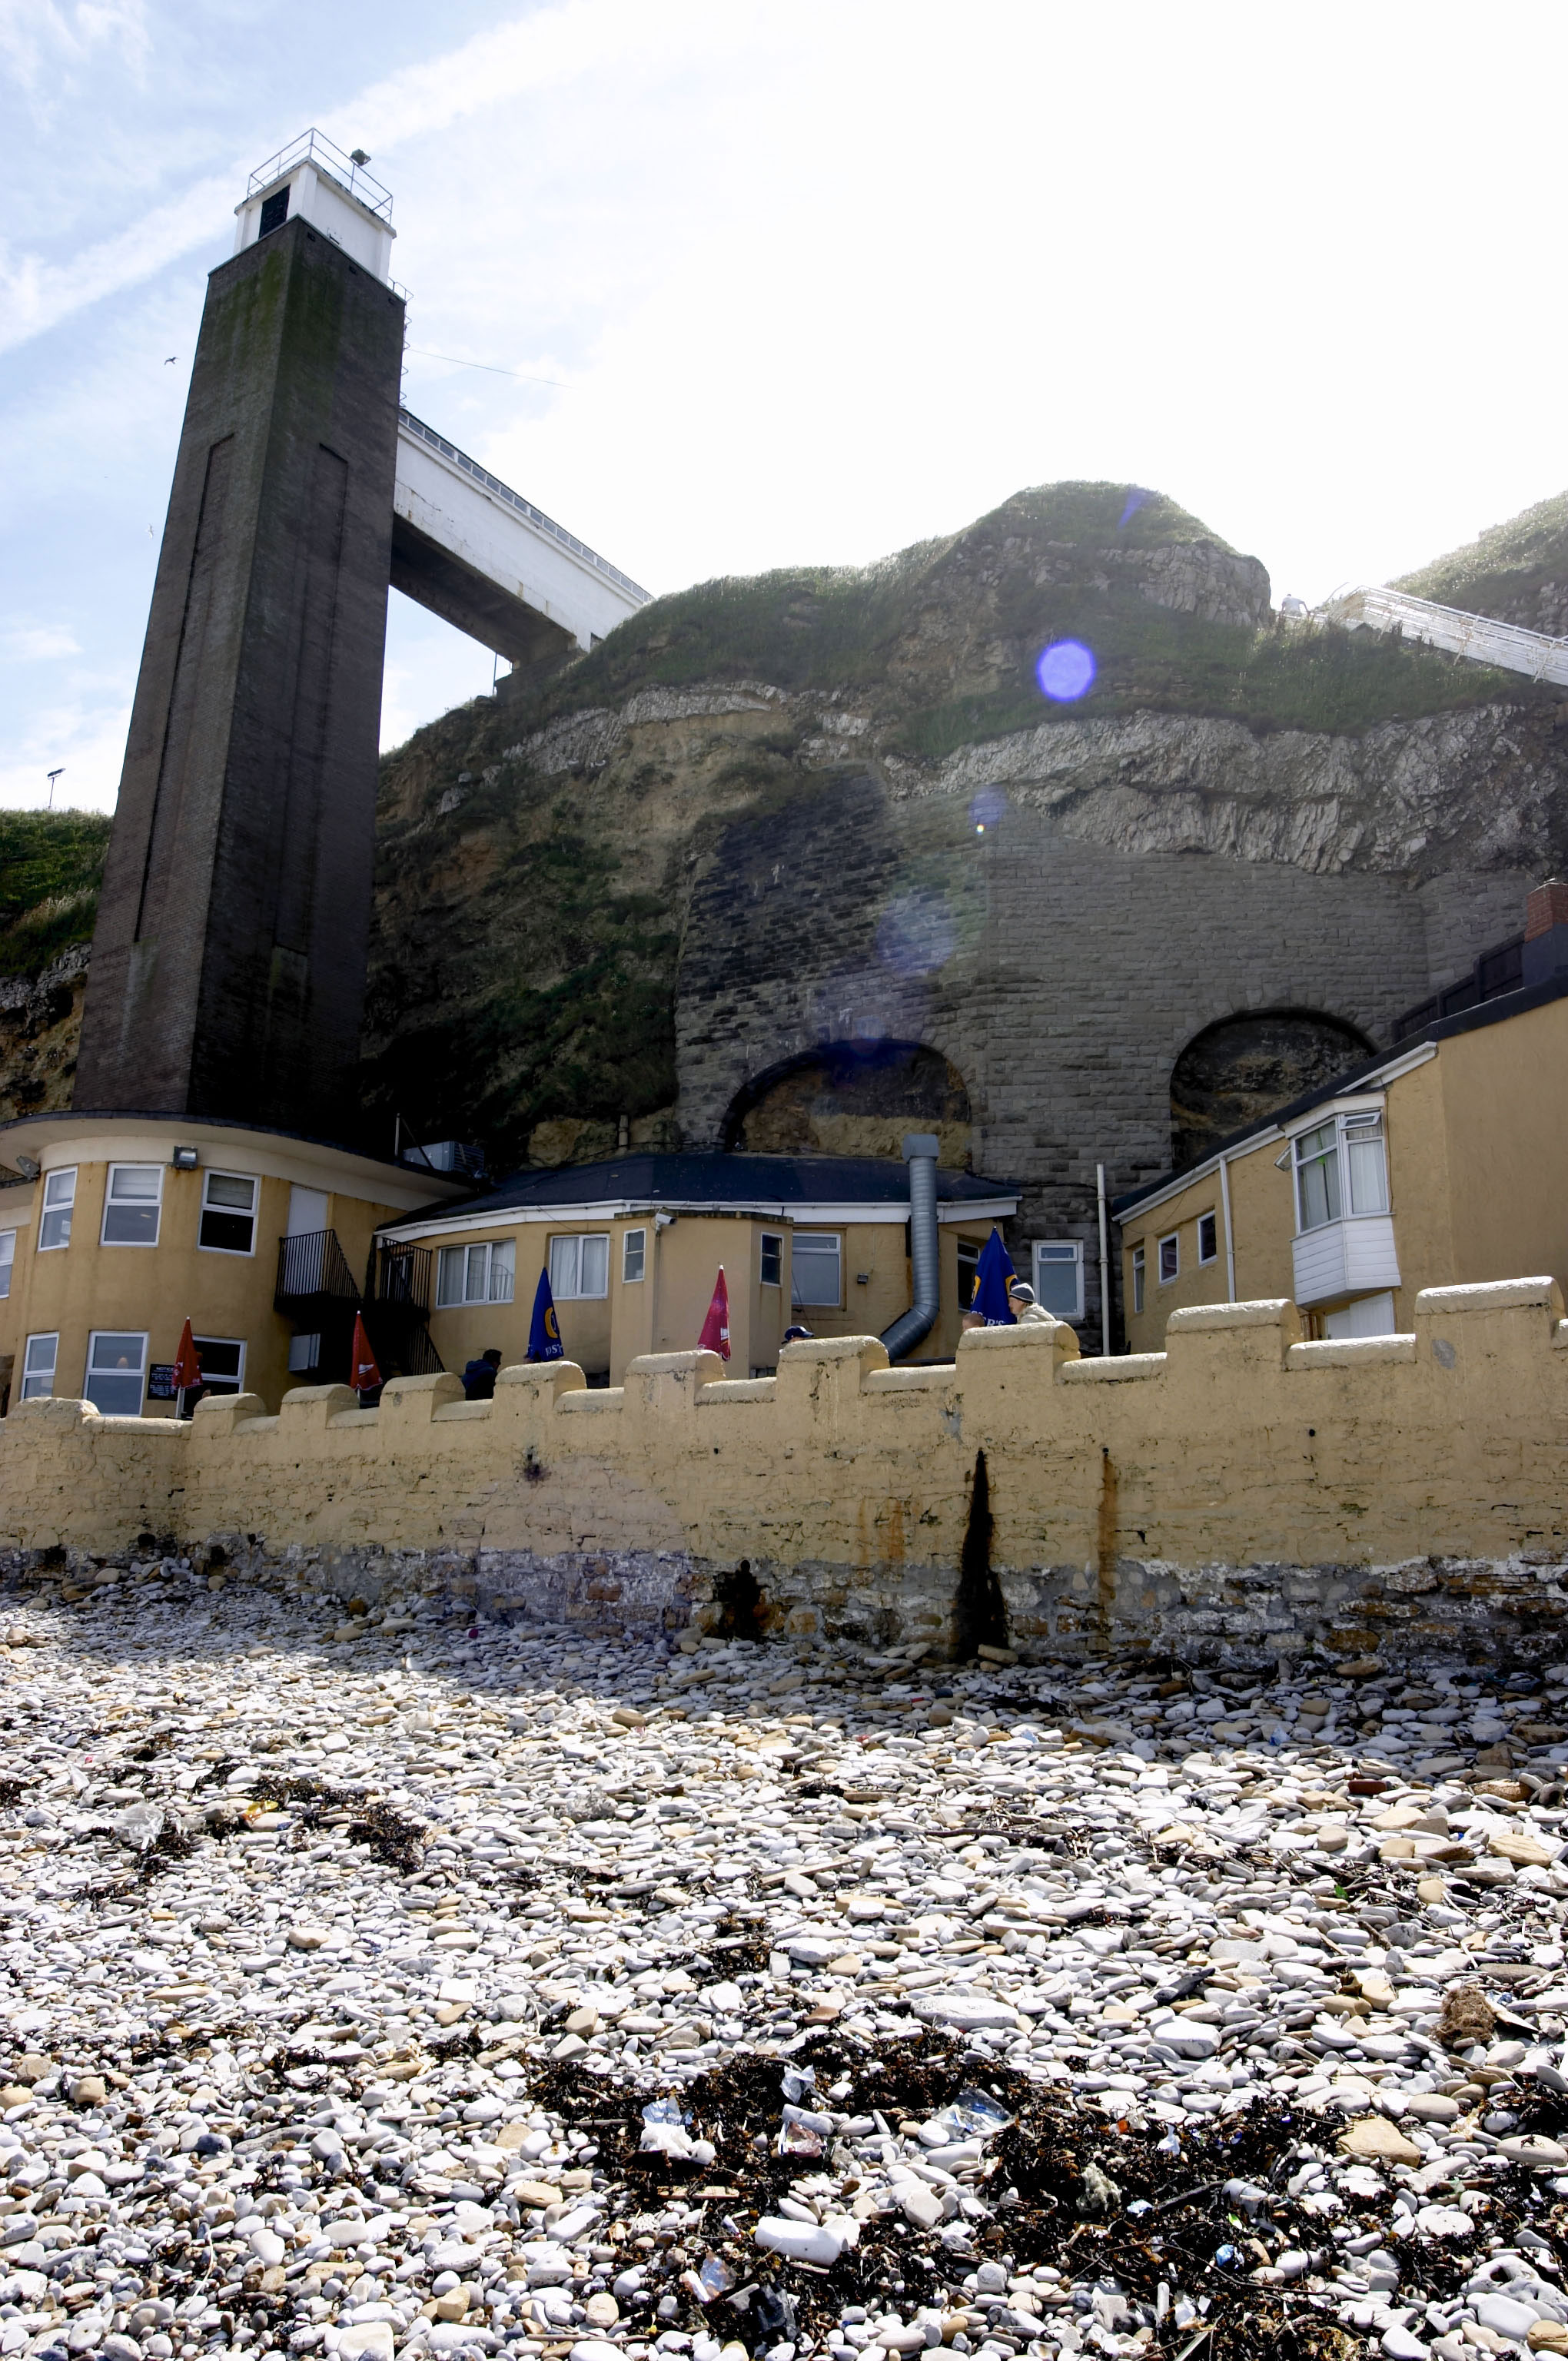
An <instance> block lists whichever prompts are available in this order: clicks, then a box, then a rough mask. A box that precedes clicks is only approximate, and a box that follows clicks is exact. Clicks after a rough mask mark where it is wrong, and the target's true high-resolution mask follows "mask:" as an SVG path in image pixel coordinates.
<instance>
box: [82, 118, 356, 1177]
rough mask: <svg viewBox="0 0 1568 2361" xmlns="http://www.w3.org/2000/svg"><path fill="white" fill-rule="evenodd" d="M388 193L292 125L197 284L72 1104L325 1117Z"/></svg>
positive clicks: (351, 906) (335, 1094)
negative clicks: (224, 251)
mask: <svg viewBox="0 0 1568 2361" xmlns="http://www.w3.org/2000/svg"><path fill="white" fill-rule="evenodd" d="M390 213H391V200H390V198H389V196H387V194H386V192H384V191H383V190H381V189H380V188H378V186H377V184H376V183H375V182H374V181H368V180H367V179H366V177H365V176H364V175H363V173H362V172H361V171H360V170H359V169H358V165H357V160H356V161H354V162H351V161H350V159H348V158H346V157H342V158H340V157H339V156H338V155H337V152H336V150H335V149H334V148H331V147H330V144H329V143H327V142H325V141H323V139H322V137H321V136H320V134H319V133H313V134H311V135H309V137H307V138H306V139H304V140H302V141H300V142H299V143H297V144H296V146H295V147H294V148H291V149H286V150H285V151H284V152H283V153H282V154H281V155H280V156H279V157H277V158H275V159H273V161H272V163H271V164H269V165H268V166H266V167H264V168H263V170H262V171H261V172H258V173H256V174H253V176H252V179H251V184H250V189H249V192H248V193H247V196H246V199H245V201H244V203H242V204H241V205H239V206H238V207H237V208H236V214H237V219H238V228H237V234H236V243H235V251H234V254H233V256H232V257H231V258H230V259H229V260H228V261H227V262H225V263H223V264H222V265H221V266H220V267H219V268H218V269H216V270H214V272H213V273H212V276H211V278H210V279H209V280H208V286H207V300H206V307H205V310H204V312H203V320H202V331H201V337H200V341H199V343H198V345H197V348H196V359H195V367H194V368H193V370H192V379H191V391H190V397H189V400H188V401H187V403H186V409H185V423H184V427H183V431H182V433H181V441H180V451H179V456H178V459H177V461H176V464H175V471H174V483H173V489H172V491H171V493H170V503H169V516H168V522H167V523H166V525H165V528H164V535H163V547H162V550H161V553H160V555H159V566H158V576H157V582H156V586H155V588H154V591H153V598H152V608H151V612H150V615H149V617H148V631H147V641H146V644H145V647H144V649H143V653H142V663H141V673H140V677H139V679H138V681H137V693H136V701H135V705H134V707H133V708H132V716H131V726H130V734H129V738H128V741H127V744H126V761H125V769H124V772H123V774H122V776H121V782H120V797H119V805H118V808H117V810H116V812H115V827H114V833H113V836H112V839H111V841H110V847H109V855H108V862H107V867H106V872H105V875H104V891H103V895H102V899H101V902H100V905H99V912H98V923H97V931H96V934H95V936H94V938H93V960H92V968H91V975H90V981H89V984H88V989H87V999H86V1005H85V1009H84V1012H83V1019H82V1047H81V1055H80V1060H79V1064H78V1070H77V1078H76V1087H75V1104H76V1105H77V1106H78V1107H79V1108H82V1109H92V1110H94V1111H100V1110H101V1111H104V1112H109V1111H126V1112H128V1111H132V1110H136V1111H139V1112H146V1113H158V1114H165V1115H216V1116H226V1117H230V1118H243V1119H244V1120H245V1121H247V1122H248V1123H251V1124H258V1125H263V1126H276V1127H278V1128H280V1129H287V1130H295V1131H305V1132H312V1133H315V1134H318V1135H322V1134H324V1135H326V1136H327V1137H336V1138H343V1137H345V1131H346V1130H347V1128H348V1122H347V1105H346V1102H345V1096H344V1093H345V1086H346V1084H347V1082H348V1078H349V1076H350V1074H351V1073H352V1071H353V1068H354V1064H355V1060H356V1055H357V1051H358V1038H359V1025H360V1014H361V1005H362V1002H363V997H364V987H365V971H366V951H367V933H368V927H369V915H370V887H371V865H372V859H373V851H374V829H375V802H376V763H377V746H378V734H379V723H380V708H381V672H382V661H383V653H384V646H385V639H386V627H387V585H388V578H389V568H390V562H391V534H392V517H393V485H394V478H395V474H396V467H397V453H398V393H399V382H400V368H401V360H402V345H403V302H402V298H401V296H400V293H399V292H397V291H396V290H395V289H394V288H393V287H392V286H391V284H390V283H389V278H388V270H389V262H390V258H391V244H392V237H393V235H394V233H393V231H392V227H391V224H390V218H389V216H390Z"/></svg>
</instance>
